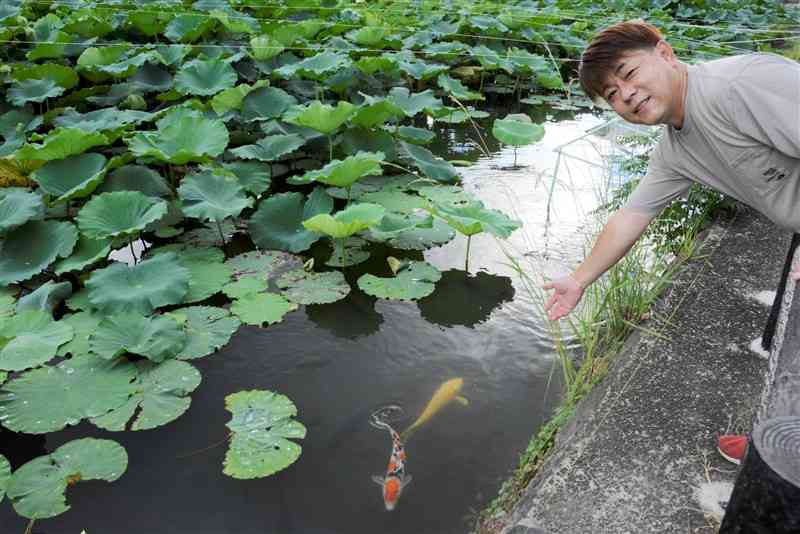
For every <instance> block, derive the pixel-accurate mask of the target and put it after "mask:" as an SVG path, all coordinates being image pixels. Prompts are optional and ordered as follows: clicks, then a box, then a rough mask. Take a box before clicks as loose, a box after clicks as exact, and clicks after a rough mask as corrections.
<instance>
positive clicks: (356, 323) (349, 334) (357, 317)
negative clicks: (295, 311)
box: [306, 289, 383, 339]
mask: <svg viewBox="0 0 800 534" xmlns="http://www.w3.org/2000/svg"><path fill="white" fill-rule="evenodd" d="M377 300H378V299H377V298H375V297H372V296H370V295H367V294H366V293H364V292H363V291H358V290H357V289H354V290H352V291H350V294H349V295H348V296H347V298H344V299H342V300H340V301H338V302H334V303H332V304H319V305H311V306H306V315H307V316H308V318H309V319H310V320H311V321H313V322H314V323H315V324H316V325H317V326H319V327H320V328H323V329H325V330H327V331H328V332H330V333H332V334H333V335H335V336H336V337H341V338H345V339H358V338H360V337H364V336H369V335H370V334H374V333H376V332H378V330H380V327H381V324H382V323H383V316H382V315H381V314H380V313H378V312H377V311H375V302H376V301H377Z"/></svg>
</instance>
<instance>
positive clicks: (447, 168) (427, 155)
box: [400, 141, 461, 183]
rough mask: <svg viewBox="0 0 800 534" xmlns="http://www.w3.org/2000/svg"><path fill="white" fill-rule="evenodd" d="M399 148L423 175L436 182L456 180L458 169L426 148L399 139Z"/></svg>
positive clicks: (457, 179) (457, 178)
mask: <svg viewBox="0 0 800 534" xmlns="http://www.w3.org/2000/svg"><path fill="white" fill-rule="evenodd" d="M400 149H401V151H402V153H403V154H404V155H406V156H407V157H408V158H409V159H410V160H411V162H412V163H413V164H414V166H415V167H417V168H418V169H419V170H420V171H422V173H423V174H425V176H427V177H428V178H432V179H434V180H436V181H438V182H445V183H453V182H458V181H459V180H460V179H461V177H460V176H459V175H458V171H456V169H455V168H454V167H453V166H452V165H451V164H449V163H448V162H446V161H445V160H443V159H442V158H440V157H437V156H434V155H433V153H432V152H431V151H430V150H428V149H427V148H424V147H421V146H417V145H412V144H411V143H406V142H405V141H400Z"/></svg>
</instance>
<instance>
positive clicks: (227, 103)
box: [211, 80, 269, 115]
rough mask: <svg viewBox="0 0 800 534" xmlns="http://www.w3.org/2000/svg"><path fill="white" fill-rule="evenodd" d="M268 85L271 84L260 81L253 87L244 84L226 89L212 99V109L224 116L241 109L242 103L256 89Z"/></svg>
mask: <svg viewBox="0 0 800 534" xmlns="http://www.w3.org/2000/svg"><path fill="white" fill-rule="evenodd" d="M268 83H269V82H267V81H266V80H259V81H257V82H256V83H254V84H253V85H247V84H245V83H243V84H240V85H237V86H236V87H231V88H230V89H225V90H224V91H222V92H221V93H218V94H217V95H216V96H214V98H212V99H211V109H213V110H214V112H215V113H216V114H217V115H222V114H223V113H226V112H228V111H230V110H232V109H239V108H240V107H242V102H243V101H244V99H245V97H246V96H247V95H249V94H250V93H252V92H253V91H255V90H256V89H260V88H263V87H264V86H266V85H267V84H268Z"/></svg>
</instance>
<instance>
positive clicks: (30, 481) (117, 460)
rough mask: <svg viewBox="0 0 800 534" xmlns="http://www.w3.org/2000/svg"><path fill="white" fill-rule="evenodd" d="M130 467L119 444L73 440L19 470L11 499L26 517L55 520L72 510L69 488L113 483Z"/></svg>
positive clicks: (106, 441) (9, 488) (93, 440)
mask: <svg viewBox="0 0 800 534" xmlns="http://www.w3.org/2000/svg"><path fill="white" fill-rule="evenodd" d="M127 468H128V454H127V453H126V452H125V449H124V448H123V447H122V445H120V444H119V443H117V442H115V441H111V440H108V439H95V438H83V439H77V440H73V441H70V442H69V443H66V444H64V445H62V446H61V447H59V448H58V449H56V450H55V451H54V452H53V453H52V454H48V455H46V456H40V457H38V458H34V459H33V460H31V461H30V462H28V463H26V464H25V465H23V466H22V467H20V468H19V469H17V470H16V471H15V472H14V476H13V477H12V478H11V482H10V483H9V485H8V498H9V499H10V500H11V504H12V505H13V506H14V510H15V511H16V512H17V513H18V514H19V515H21V516H22V517H27V518H29V519H45V518H48V517H55V516H57V515H59V514H63V513H64V512H66V511H67V510H69V509H70V507H69V506H68V505H67V500H66V495H65V493H66V491H67V488H68V487H69V486H72V485H74V484H76V483H78V482H80V481H85V480H105V481H107V482H113V481H115V480H117V479H118V478H119V477H121V476H122V474H123V473H124V472H125V470H126V469H127Z"/></svg>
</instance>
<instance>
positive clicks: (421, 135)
mask: <svg viewBox="0 0 800 534" xmlns="http://www.w3.org/2000/svg"><path fill="white" fill-rule="evenodd" d="M395 134H396V135H397V137H399V138H400V139H402V140H403V141H408V142H409V143H414V144H415V145H424V144H427V143H430V142H431V141H433V138H434V137H436V134H435V133H433V132H432V131H430V130H424V129H422V128H415V127H414V126H400V127H399V128H397V130H396V131H395Z"/></svg>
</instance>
